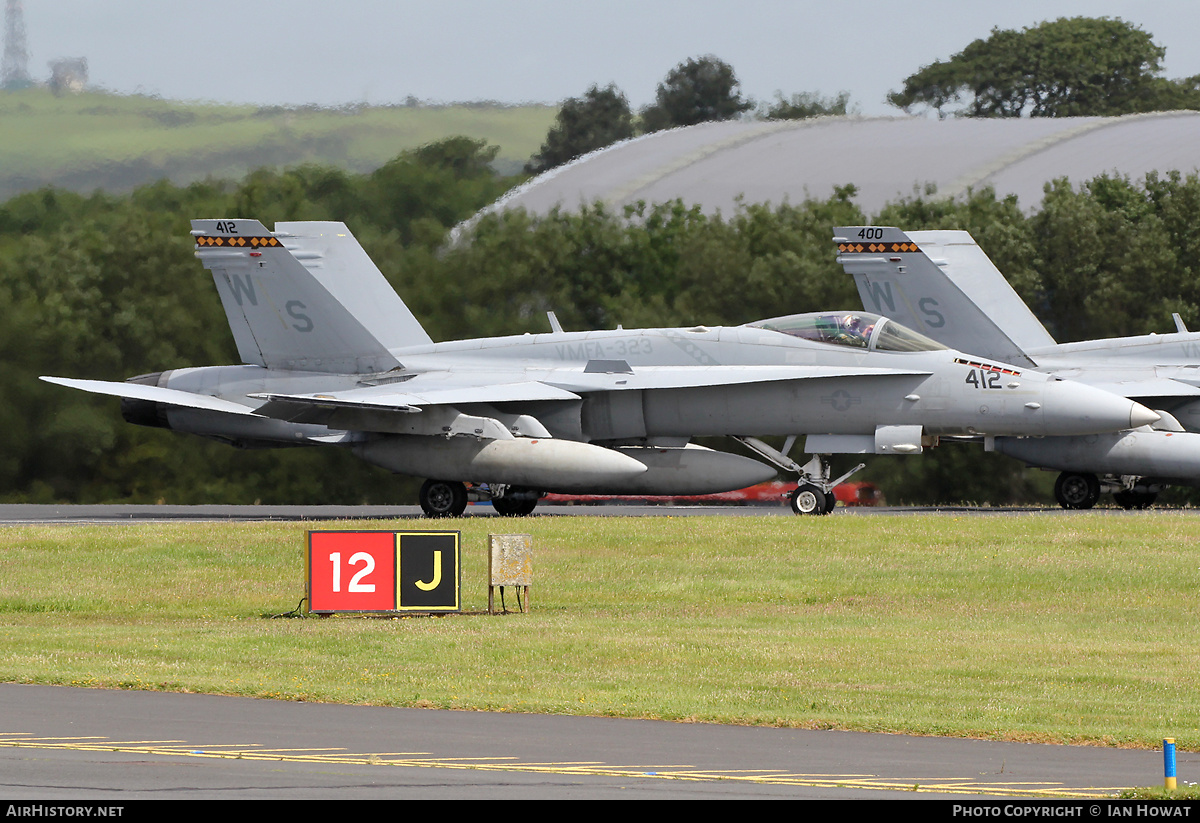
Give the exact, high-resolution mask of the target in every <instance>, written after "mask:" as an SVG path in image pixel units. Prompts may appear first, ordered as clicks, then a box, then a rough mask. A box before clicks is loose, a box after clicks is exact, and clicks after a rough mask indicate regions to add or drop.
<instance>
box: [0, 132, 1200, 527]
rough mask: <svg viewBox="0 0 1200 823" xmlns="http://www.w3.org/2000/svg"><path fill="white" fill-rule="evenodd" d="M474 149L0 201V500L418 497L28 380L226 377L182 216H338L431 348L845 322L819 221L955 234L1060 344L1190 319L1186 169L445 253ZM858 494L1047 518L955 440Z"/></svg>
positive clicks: (620, 215)
mask: <svg viewBox="0 0 1200 823" xmlns="http://www.w3.org/2000/svg"><path fill="white" fill-rule="evenodd" d="M494 151H495V149H494V147H489V146H487V145H486V144H485V143H483V142H481V141H475V140H470V139H467V138H451V139H449V140H444V141H441V142H439V143H435V144H431V145H429V146H426V147H424V148H421V149H419V150H413V151H408V152H405V153H403V154H401V155H399V156H398V157H396V158H395V159H394V160H392V161H391V162H389V163H387V164H385V165H384V166H383V167H382V168H380V169H379V170H377V171H376V172H374V173H372V174H366V175H355V174H348V173H346V172H343V171H339V170H337V169H334V168H331V167H324V166H311V165H309V166H300V167H297V168H293V169H288V170H286V171H272V170H266V169H263V170H259V171H256V172H254V173H253V174H251V175H249V176H247V177H246V178H245V179H243V180H242V181H241V182H240V183H233V182H224V181H208V182H204V183H195V184H192V185H190V186H186V187H177V186H173V185H171V184H169V183H166V182H160V183H157V184H154V185H151V186H146V187H142V188H140V189H137V190H136V191H134V192H133V193H132V194H130V195H126V196H113V195H106V194H101V193H96V194H93V195H90V196H86V197H85V196H81V195H76V194H70V193H66V192H63V191H60V190H56V189H43V190H40V191H36V192H31V193H28V194H24V195H20V196H18V197H15V198H13V199H11V200H9V201H7V202H5V203H3V204H0V316H2V317H3V318H4V322H3V323H2V324H0V372H2V373H3V377H4V381H3V382H4V385H5V386H6V388H7V389H8V393H7V402H6V404H5V405H4V406H3V408H2V409H0V422H2V424H3V431H4V432H5V433H6V445H5V448H4V450H3V451H2V452H0V499H5V500H25V501H44V502H49V501H81V502H92V501H102V500H129V501H146V500H157V499H165V500H168V501H170V502H176V503H181V502H190V503H202V502H225V501H228V502H253V501H254V500H261V501H263V502H280V503H283V502H293V503H305V502H349V503H354V502H365V501H370V502H380V503H382V502H400V501H409V500H411V499H413V497H414V492H415V486H414V485H413V483H412V482H411V481H409V480H406V479H399V480H398V479H393V478H391V477H390V476H388V475H387V474H385V473H384V472H382V471H380V470H377V469H374V468H371V467H369V466H366V465H363V464H361V463H358V462H357V461H355V460H354V459H353V458H351V457H350V456H349V455H347V454H345V453H344V452H342V451H341V450H338V449H335V448H309V449H305V448H298V449H282V450H267V451H256V452H237V451H235V450H233V449H230V448H228V447H227V446H224V445H220V444H217V443H210V442H207V441H203V440H201V439H199V438H195V437H189V436H181V435H176V434H173V433H171V432H167V431H162V430H157V429H144V428H140V427H136V426H131V425H128V424H126V423H124V422H123V421H122V420H121V418H120V415H119V413H118V409H117V403H116V401H115V400H112V399H111V398H101V397H94V396H92V395H87V394H84V393H81V392H73V391H69V390H66V389H62V388H59V387H56V386H51V385H48V384H45V383H42V382H40V381H38V380H37V376H38V375H41V374H58V375H63V376H71V377H90V378H98V379H110V380H120V379H124V378H125V377H128V376H131V375H135V374H140V373H146V372H152V371H161V370H164V369H170V368H178V367H182V366H193V365H216V364H224V363H235V362H237V353H236V350H235V348H234V346H233V343H232V339H231V336H230V333H229V331H228V326H227V324H226V321H225V317H224V313H223V311H222V309H221V306H220V302H219V300H218V298H217V295H216V291H215V289H214V288H213V286H212V283H211V278H210V277H209V276H208V274H207V273H206V272H205V271H204V270H203V269H202V268H201V267H200V265H199V264H198V263H197V262H196V260H195V259H194V258H193V256H192V243H191V238H190V236H189V235H188V229H189V226H188V222H187V221H188V219H189V218H192V217H200V216H204V217H221V216H232V217H254V218H256V219H260V220H262V221H263V222H264V223H267V224H268V225H270V224H272V223H274V222H275V221H278V220H294V219H300V220H304V219H331V220H344V221H345V222H346V223H347V224H348V225H350V227H351V228H352V229H353V231H354V232H355V235H356V236H357V237H358V238H359V239H360V240H361V241H362V243H363V245H364V247H365V248H366V250H367V252H368V253H369V254H370V255H371V256H372V258H373V259H374V260H375V261H376V262H377V263H378V265H379V266H380V268H381V269H382V271H383V272H384V273H385V275H386V276H387V277H388V278H389V280H390V281H391V282H392V284H393V285H394V286H395V287H396V288H397V290H398V292H399V293H400V294H401V296H403V297H404V299H405V300H406V302H407V303H408V304H409V306H410V307H411V308H412V309H413V311H414V313H415V314H416V315H417V317H419V318H420V319H421V320H422V322H423V323H424V324H425V326H426V328H427V329H428V330H429V332H430V334H431V335H433V337H434V339H439V340H441V339H454V338H460V337H471V336H484V335H496V334H513V333H521V332H525V331H543V330H545V329H546V328H547V326H546V318H545V311H546V310H548V309H553V310H554V311H555V312H556V313H557V314H558V317H559V318H560V319H561V320H562V322H563V324H564V326H565V327H566V328H568V329H587V328H612V327H614V326H615V325H617V324H618V323H619V324H623V325H624V326H625V327H627V328H631V327H637V326H675V325H692V324H696V323H704V324H709V325H717V324H735V323H743V322H747V321H751V320H755V319H759V318H762V317H769V316H775V315H779V314H785V313H790V312H801V311H812V310H818V309H837V308H842V307H845V308H853V307H856V306H858V305H859V301H858V297H857V293H856V291H855V288H854V285H853V281H852V280H851V278H849V277H847V276H846V275H845V274H844V273H843V272H842V270H841V267H840V266H839V265H838V264H837V263H836V261H835V255H834V250H833V244H832V243H831V241H830V238H831V228H832V227H833V226H835V225H855V224H862V223H867V222H876V223H882V224H887V225H896V226H900V227H903V228H906V229H927V228H961V229H967V230H969V231H970V232H971V233H972V234H973V235H974V236H975V238H976V239H977V240H978V241H979V243H980V245H981V246H982V247H983V248H984V250H985V251H987V253H988V254H989V255H991V257H992V258H993V259H994V260H995V261H996V263H997V265H998V266H999V267H1000V269H1001V270H1002V271H1004V272H1005V273H1006V274H1007V275H1008V276H1009V278H1010V279H1011V280H1012V282H1013V284H1014V286H1015V287H1016V288H1017V290H1018V291H1019V292H1020V293H1021V295H1022V296H1023V297H1024V298H1025V299H1026V300H1027V301H1028V302H1029V303H1030V305H1031V306H1033V307H1034V309H1035V311H1036V312H1037V313H1038V314H1039V315H1040V316H1042V317H1043V318H1044V319H1045V320H1046V321H1047V325H1048V326H1049V327H1050V329H1051V331H1052V332H1053V333H1054V334H1055V335H1056V337H1057V338H1058V339H1059V340H1062V341H1069V340H1076V339H1086V338H1091V337H1108V336H1115V335H1125V334H1141V333H1146V332H1151V331H1166V330H1169V329H1171V328H1172V324H1171V319H1170V314H1171V312H1172V311H1178V312H1180V313H1181V314H1182V315H1183V316H1184V318H1185V319H1186V320H1188V321H1189V322H1190V323H1192V324H1193V326H1194V327H1195V326H1198V325H1200V323H1197V318H1198V315H1200V285H1198V283H1200V280H1198V278H1197V272H1196V271H1194V267H1195V266H1196V263H1195V260H1196V259H1197V257H1198V255H1197V251H1198V250H1200V227H1198V226H1197V221H1196V220H1195V215H1196V214H1197V212H1198V210H1200V179H1198V178H1197V177H1196V175H1190V176H1187V177H1184V176H1180V175H1178V174H1170V175H1166V176H1161V175H1154V174H1152V175H1150V176H1149V177H1148V178H1147V179H1146V180H1144V181H1131V180H1126V179H1120V178H1112V177H1100V178H1097V179H1095V180H1091V181H1088V182H1087V183H1084V184H1082V185H1079V186H1071V185H1069V184H1068V183H1067V182H1066V181H1057V182H1055V183H1053V184H1052V185H1050V186H1048V187H1047V192H1046V197H1045V200H1044V202H1043V204H1042V206H1041V208H1040V209H1038V210H1036V211H1035V212H1034V213H1033V214H1032V215H1026V214H1025V213H1024V212H1023V211H1022V210H1021V209H1020V208H1018V204H1017V203H1016V202H1015V200H1014V199H1012V198H1005V199H1000V198H997V197H996V196H995V194H994V193H993V192H992V191H991V190H990V189H985V190H981V191H974V192H971V193H970V194H969V195H968V196H966V197H964V198H961V199H957V200H953V201H947V200H939V199H929V198H924V197H913V198H909V199H907V200H904V201H901V202H898V203H895V204H893V205H890V206H888V207H887V208H886V209H885V210H884V211H883V212H882V213H881V214H879V215H864V214H863V213H862V212H861V210H860V209H859V208H858V206H857V205H856V204H855V202H854V193H855V192H854V189H853V187H846V188H842V189H838V190H836V191H834V192H833V193H832V194H831V195H830V196H829V197H827V198H825V199H810V200H806V201H804V202H802V203H796V204H788V203H784V204H782V205H778V206H774V205H764V204H742V205H741V206H739V207H738V209H737V210H736V211H735V212H734V213H732V214H728V215H720V214H705V213H704V212H702V211H701V210H700V209H699V208H696V207H690V206H688V205H686V204H684V203H681V202H668V203H660V204H638V205H637V206H635V207H633V208H630V209H628V210H627V211H625V212H615V211H613V210H611V209H609V208H607V207H604V206H602V205H599V204H597V205H594V206H591V207H588V208H585V209H583V210H581V211H556V212H552V213H551V214H549V215H547V216H544V217H535V216H532V215H529V214H526V213H524V212H521V211H515V212H504V213H500V214H492V215H489V216H486V217H484V218H483V219H481V220H479V221H478V222H477V223H476V224H474V226H473V227H472V228H471V229H469V230H468V231H467V232H466V234H465V236H464V237H462V238H460V240H459V242H457V243H456V244H454V245H453V246H451V247H445V246H444V242H445V238H446V235H447V232H448V230H449V228H450V227H452V226H454V225H455V224H456V223H457V222H458V221H460V220H463V219H464V218H466V217H468V216H469V215H471V214H472V213H474V212H475V211H476V210H478V209H479V208H481V207H482V206H484V205H486V204H488V203H491V202H492V201H494V200H495V199H496V197H498V196H499V195H500V194H501V193H502V192H503V191H504V190H505V189H506V188H507V187H509V186H510V185H512V184H513V183H514V182H516V181H515V180H513V179H508V178H503V177H499V176H497V175H496V173H495V172H494V171H493V170H492V169H491V168H490V167H489V162H490V161H491V159H492V158H493V157H494ZM713 445H717V446H720V447H725V448H728V447H729V444H726V443H714V444H713ZM840 462H844V463H845V464H846V465H851V464H852V461H851V460H850V459H849V458H844V459H840V461H839V463H840ZM839 467H840V465H835V468H839ZM864 476H866V477H868V478H869V479H873V480H875V481H876V482H878V483H879V484H880V485H881V486H882V487H883V488H884V490H885V492H886V493H887V495H888V498H889V500H891V501H893V502H901V501H908V502H931V501H959V500H974V501H991V502H996V503H1000V502H1009V501H1014V500H1030V499H1038V500H1043V501H1044V500H1046V499H1047V498H1048V494H1047V486H1048V483H1049V482H1050V481H1051V480H1052V475H1049V474H1047V473H1043V472H1030V471H1025V470H1024V469H1022V467H1021V466H1020V465H1019V464H1017V463H1016V462H1014V461H1012V460H1009V459H1007V458H1004V457H1002V456H999V455H995V454H984V453H982V452H981V451H980V450H979V449H977V448H973V447H968V446H943V447H942V448H939V449H936V450H934V451H932V452H931V453H927V454H925V455H922V456H921V457H920V458H911V459H902V458H876V459H874V460H872V461H871V463H870V466H869V468H868V469H867V471H866V472H865V473H864Z"/></svg>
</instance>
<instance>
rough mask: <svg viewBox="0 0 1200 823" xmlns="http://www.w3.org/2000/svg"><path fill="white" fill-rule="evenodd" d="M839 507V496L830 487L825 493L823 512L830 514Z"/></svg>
mask: <svg viewBox="0 0 1200 823" xmlns="http://www.w3.org/2000/svg"><path fill="white" fill-rule="evenodd" d="M836 508H837V496H836V495H834V493H833V489H830V490H829V492H828V493H826V495H825V511H824V512H822V514H830V513H832V512H833V510H834V509H836Z"/></svg>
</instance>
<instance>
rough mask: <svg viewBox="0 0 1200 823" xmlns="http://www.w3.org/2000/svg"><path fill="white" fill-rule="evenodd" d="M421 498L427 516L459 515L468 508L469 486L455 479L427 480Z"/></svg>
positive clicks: (422, 507) (422, 487)
mask: <svg viewBox="0 0 1200 823" xmlns="http://www.w3.org/2000/svg"><path fill="white" fill-rule="evenodd" d="M420 500H421V510H422V511H424V512H425V516H426V517H458V516H460V515H461V514H462V513H463V512H464V511H466V509H467V487H466V486H464V485H463V484H462V483H459V482H457V481H455V480H426V481H425V484H424V485H423V486H421V495H420Z"/></svg>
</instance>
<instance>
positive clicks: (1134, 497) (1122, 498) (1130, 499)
mask: <svg viewBox="0 0 1200 823" xmlns="http://www.w3.org/2000/svg"><path fill="white" fill-rule="evenodd" d="M1157 499H1158V495H1157V494H1156V493H1154V492H1134V491H1126V492H1114V493H1113V501H1114V502H1116V504H1117V505H1118V506H1120V507H1121V508H1123V509H1125V510H1129V509H1138V510H1141V509H1148V508H1150V507H1151V506H1153V505H1154V501H1155V500H1157Z"/></svg>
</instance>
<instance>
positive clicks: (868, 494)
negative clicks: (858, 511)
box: [542, 480, 887, 506]
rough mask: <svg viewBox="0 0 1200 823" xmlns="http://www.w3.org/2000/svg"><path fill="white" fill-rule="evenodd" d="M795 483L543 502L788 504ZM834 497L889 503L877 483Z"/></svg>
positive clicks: (839, 490) (558, 497)
mask: <svg viewBox="0 0 1200 823" xmlns="http://www.w3.org/2000/svg"><path fill="white" fill-rule="evenodd" d="M794 489H795V484H788V483H785V482H783V481H781V480H774V481H771V482H769V483H759V484H758V485H756V486H749V487H747V488H744V489H736V490H735V491H731V492H721V493H720V494H699V495H686V496H677V497H638V496H619V497H613V496H608V495H596V494H548V495H546V496H545V497H543V498H542V502H543V503H546V504H550V505H568V506H570V505H602V504H604V503H650V504H654V503H659V504H662V505H666V506H678V505H688V504H701V505H705V504H707V505H712V504H721V503H726V504H731V505H738V506H764V505H778V506H786V505H788V495H789V494H791V493H792V491H793V490H794ZM833 494H834V496H835V497H836V498H837V501H838V503H840V504H841V505H843V506H884V505H887V501H886V500H885V499H884V496H883V492H882V491H880V490H879V487H878V486H876V485H875V484H874V483H865V482H863V483H840V484H838V485H837V486H834V487H833Z"/></svg>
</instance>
